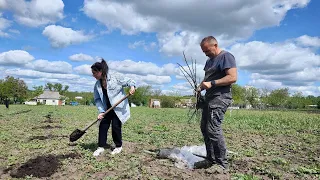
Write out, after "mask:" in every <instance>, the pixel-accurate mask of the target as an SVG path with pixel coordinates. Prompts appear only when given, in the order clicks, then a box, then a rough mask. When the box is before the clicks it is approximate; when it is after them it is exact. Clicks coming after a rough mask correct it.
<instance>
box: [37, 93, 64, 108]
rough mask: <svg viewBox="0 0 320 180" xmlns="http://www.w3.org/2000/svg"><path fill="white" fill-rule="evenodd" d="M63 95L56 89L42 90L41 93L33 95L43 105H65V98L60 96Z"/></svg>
mask: <svg viewBox="0 0 320 180" xmlns="http://www.w3.org/2000/svg"><path fill="white" fill-rule="evenodd" d="M62 97H64V96H62V95H60V94H59V92H56V91H43V93H42V94H41V95H39V96H37V97H35V99H36V101H37V102H39V103H40V104H44V105H56V106H57V105H58V106H61V105H65V100H62V99H61V98H62Z"/></svg>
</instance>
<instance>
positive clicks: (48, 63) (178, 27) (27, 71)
mask: <svg viewBox="0 0 320 180" xmlns="http://www.w3.org/2000/svg"><path fill="white" fill-rule="evenodd" d="M183 2H184V3H183ZM169 5H170V6H169ZM319 6H320V2H319V1H315V0H311V1H309V0H289V1H288V0H286V1H281V0H279V1H277V2H275V1H273V0H265V1H262V2H260V1H255V0H249V1H245V2H244V1H241V0H238V1H237V0H232V1H223V0H218V1H215V2H214V3H213V2H212V1H205V0H201V1H199V0H198V1H196V0H190V1H188V2H187V3H186V2H185V1H180V0H176V1H172V2H169V1H168V0H162V1H160V0H155V1H138V0H132V1H129V0H123V1H121V3H119V2H118V1H115V0H110V1H108V0H104V1H102V0H85V1H73V0H64V1H62V0H47V1H41V0H31V1H26V0H0V78H4V77H5V76H7V75H10V76H14V77H17V78H21V79H23V80H24V81H25V82H26V83H27V85H28V87H29V89H32V86H34V85H45V84H46V83H48V82H51V83H56V82H59V83H61V84H63V85H69V86H70V90H71V91H92V89H93V85H94V82H95V79H94V78H93V77H92V76H91V74H90V72H91V70H90V65H91V64H93V63H94V62H95V61H98V60H99V57H103V58H104V59H106V60H107V63H108V64H109V66H110V69H111V70H112V71H114V72H117V73H120V74H123V75H124V76H129V77H132V78H133V79H135V80H136V81H137V83H138V85H140V86H142V85H151V86H152V87H153V88H154V89H161V90H163V93H177V92H179V93H180V94H188V93H190V92H192V90H191V88H190V86H189V84H188V83H187V82H186V81H185V79H184V77H183V74H181V72H180V70H179V67H178V66H177V63H181V64H184V61H183V56H182V55H183V54H182V52H183V51H184V52H185V54H186V56H187V58H188V59H190V58H191V57H192V58H193V59H196V60H197V76H198V78H201V77H203V74H204V73H203V71H202V69H203V66H204V63H205V61H206V57H205V56H204V54H203V53H202V52H201V49H200V47H199V45H198V44H199V42H200V41H201V39H202V38H203V37H205V36H208V35H213V36H215V37H216V38H217V39H218V42H219V45H220V47H221V48H223V49H225V50H227V51H229V52H231V53H232V54H233V55H234V56H235V58H236V62H237V66H238V69H239V71H238V72H239V77H238V81H237V84H239V85H241V86H255V87H257V88H268V89H270V90H272V89H276V88H284V87H288V88H289V89H290V92H292V93H294V92H302V93H303V94H304V95H315V96H320V83H319V80H320V55H319V52H320V51H319V47H320V38H319V36H320V34H319V33H320V23H319V21H318V20H317V17H319V15H320V12H319V11H317V7H319ZM226 12H227V13H226Z"/></svg>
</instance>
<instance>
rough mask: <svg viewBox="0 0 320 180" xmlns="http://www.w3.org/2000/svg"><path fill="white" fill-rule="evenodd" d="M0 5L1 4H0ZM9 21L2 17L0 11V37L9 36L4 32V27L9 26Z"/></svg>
mask: <svg viewBox="0 0 320 180" xmlns="http://www.w3.org/2000/svg"><path fill="white" fill-rule="evenodd" d="M0 7H1V4H0ZM11 23H12V22H11V21H9V20H7V19H5V18H3V17H2V14H1V12H0V37H9V34H8V33H6V32H4V30H5V29H7V28H8V27H10V26H11Z"/></svg>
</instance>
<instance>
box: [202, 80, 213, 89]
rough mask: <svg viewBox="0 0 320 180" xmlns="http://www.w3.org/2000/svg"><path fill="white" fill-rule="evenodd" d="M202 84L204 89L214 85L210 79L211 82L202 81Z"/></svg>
mask: <svg viewBox="0 0 320 180" xmlns="http://www.w3.org/2000/svg"><path fill="white" fill-rule="evenodd" d="M200 86H201V87H202V88H203V89H210V88H211V87H212V85H211V82H210V81H209V82H202V83H201V84H200Z"/></svg>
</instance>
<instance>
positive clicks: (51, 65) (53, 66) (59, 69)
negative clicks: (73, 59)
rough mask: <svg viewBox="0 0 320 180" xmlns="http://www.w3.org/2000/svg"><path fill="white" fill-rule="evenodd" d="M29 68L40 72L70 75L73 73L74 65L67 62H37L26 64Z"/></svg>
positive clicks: (41, 60)
mask: <svg viewBox="0 0 320 180" xmlns="http://www.w3.org/2000/svg"><path fill="white" fill-rule="evenodd" d="M26 67H27V68H30V69H33V70H35V71H40V72H48V73H61V74H68V73H71V72H72V65H71V64H69V63H67V62H65V61H48V60H43V59H40V60H36V61H33V62H31V63H28V64H26Z"/></svg>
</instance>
